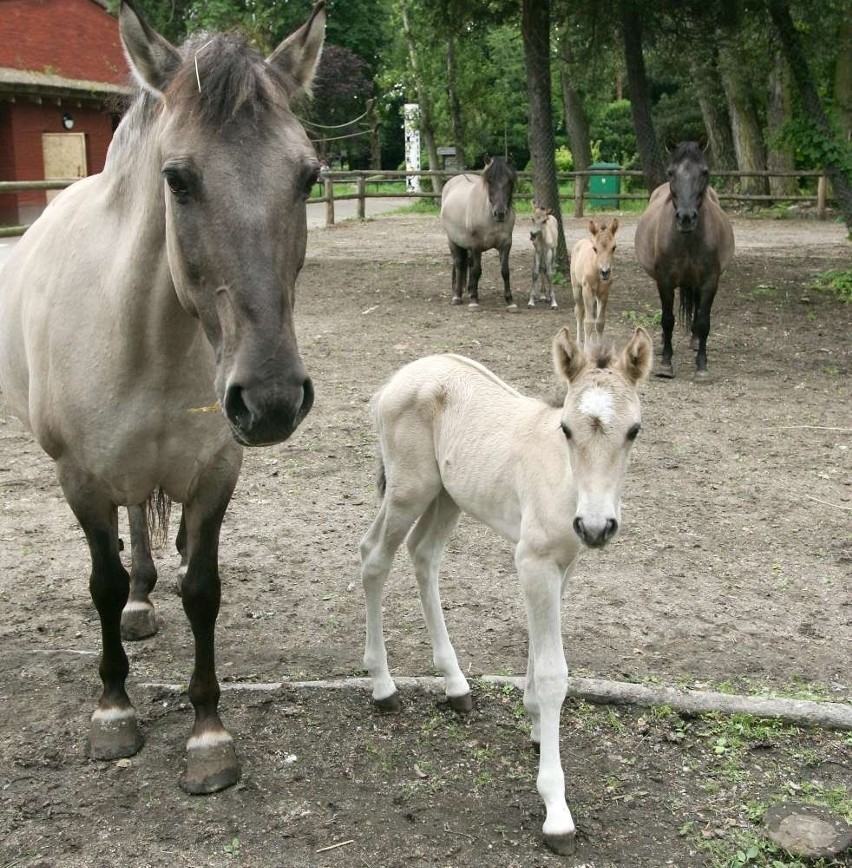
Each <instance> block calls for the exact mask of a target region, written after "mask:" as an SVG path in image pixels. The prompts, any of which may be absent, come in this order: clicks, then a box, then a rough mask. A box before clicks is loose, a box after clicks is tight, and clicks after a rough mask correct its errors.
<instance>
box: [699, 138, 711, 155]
mask: <svg viewBox="0 0 852 868" xmlns="http://www.w3.org/2000/svg"><path fill="white" fill-rule="evenodd" d="M698 147H699V148H701V150H702V151H704V153H705V154H706V153H707V150H708V149H709V147H710V139H709V137H708V136H706V135H704V136H701V137H700V138H699V139H698Z"/></svg>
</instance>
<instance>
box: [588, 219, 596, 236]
mask: <svg viewBox="0 0 852 868" xmlns="http://www.w3.org/2000/svg"><path fill="white" fill-rule="evenodd" d="M589 232H591V233H592V235H597V234H598V224H597V223H595V221H594V220H589Z"/></svg>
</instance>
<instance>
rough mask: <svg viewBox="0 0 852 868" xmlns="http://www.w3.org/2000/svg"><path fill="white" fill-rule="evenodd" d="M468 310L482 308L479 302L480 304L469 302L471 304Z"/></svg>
mask: <svg viewBox="0 0 852 868" xmlns="http://www.w3.org/2000/svg"><path fill="white" fill-rule="evenodd" d="M467 309H468V310H482V308H481V307H480V306H479V302H478V301H471V302H469V303H468V306H467Z"/></svg>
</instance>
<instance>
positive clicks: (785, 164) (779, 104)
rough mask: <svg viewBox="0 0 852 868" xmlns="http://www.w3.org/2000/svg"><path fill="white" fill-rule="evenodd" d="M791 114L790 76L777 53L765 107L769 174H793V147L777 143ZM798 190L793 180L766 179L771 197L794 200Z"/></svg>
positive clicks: (770, 75)
mask: <svg viewBox="0 0 852 868" xmlns="http://www.w3.org/2000/svg"><path fill="white" fill-rule="evenodd" d="M792 112H793V107H792V100H791V97H790V72H789V70H788V69H787V64H786V63H785V62H784V58H783V56H782V55H781V52H780V51H776V52H775V59H774V61H773V64H772V71H771V72H770V73H769V100H768V101H767V104H766V141H767V146H768V152H767V155H766V168H767V169H769V171H770V172H792V171H793V170H794V169H795V168H796V158H795V154H794V152H793V148H792V146H790V145H788V144H785V143H783V142H780V141H779V136H780V132H781V129H782V127H783V126H784V124H785V123H786V122H787V121H789V120H790V117H791V115H792ZM798 189H799V185H798V182H797V180H796V178H793V177H779V178H772V177H770V179H769V192H770V194H771V195H773V196H778V197H780V198H783V197H784V196H795V195H796V193H797V192H798Z"/></svg>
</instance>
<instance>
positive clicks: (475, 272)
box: [467, 249, 482, 310]
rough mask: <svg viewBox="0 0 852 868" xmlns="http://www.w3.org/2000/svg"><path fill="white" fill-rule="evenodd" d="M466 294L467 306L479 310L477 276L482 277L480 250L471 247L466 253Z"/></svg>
mask: <svg viewBox="0 0 852 868" xmlns="http://www.w3.org/2000/svg"><path fill="white" fill-rule="evenodd" d="M468 255H469V257H470V262H469V264H468V269H469V270H468V277H467V294H468V296H469V299H470V300H469V301H468V307H469V308H470V309H471V310H479V278H480V277H482V251H481V250H473V249H471V250H470V251H469V253H468Z"/></svg>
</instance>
